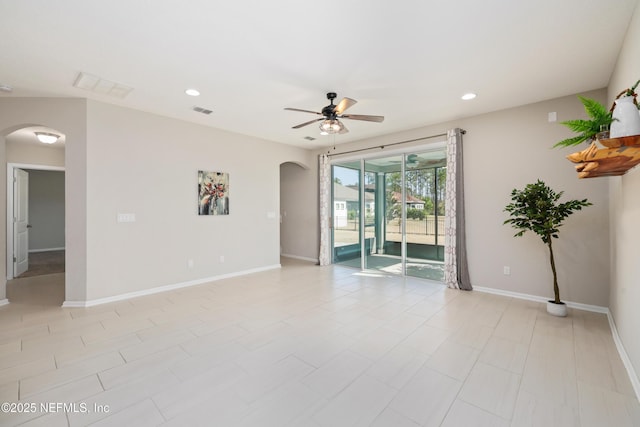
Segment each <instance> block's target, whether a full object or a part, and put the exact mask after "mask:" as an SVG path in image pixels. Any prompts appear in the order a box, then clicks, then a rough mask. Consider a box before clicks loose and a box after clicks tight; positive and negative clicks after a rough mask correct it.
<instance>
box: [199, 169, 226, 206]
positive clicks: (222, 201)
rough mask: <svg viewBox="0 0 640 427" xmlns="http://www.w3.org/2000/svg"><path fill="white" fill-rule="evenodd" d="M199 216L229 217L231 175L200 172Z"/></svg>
mask: <svg viewBox="0 0 640 427" xmlns="http://www.w3.org/2000/svg"><path fill="white" fill-rule="evenodd" d="M198 215H229V174H228V173H224V172H207V171H198Z"/></svg>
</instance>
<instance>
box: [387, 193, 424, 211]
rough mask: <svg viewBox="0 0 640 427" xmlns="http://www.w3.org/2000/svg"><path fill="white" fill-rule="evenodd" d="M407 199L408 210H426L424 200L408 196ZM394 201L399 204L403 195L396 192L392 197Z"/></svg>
mask: <svg viewBox="0 0 640 427" xmlns="http://www.w3.org/2000/svg"><path fill="white" fill-rule="evenodd" d="M406 198H407V201H406V205H407V209H424V200H420V199H418V198H415V197H413V196H410V195H408V194H407V196H406ZM392 200H393V201H394V202H396V203H399V201H400V200H402V193H399V192H397V191H396V192H394V193H393V196H392Z"/></svg>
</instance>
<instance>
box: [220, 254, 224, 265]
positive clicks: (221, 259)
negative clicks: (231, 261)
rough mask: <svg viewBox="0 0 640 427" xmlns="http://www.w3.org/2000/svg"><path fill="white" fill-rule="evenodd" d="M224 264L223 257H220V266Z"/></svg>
mask: <svg viewBox="0 0 640 427" xmlns="http://www.w3.org/2000/svg"><path fill="white" fill-rule="evenodd" d="M223 262H224V255H220V263H221V264H222V263H223Z"/></svg>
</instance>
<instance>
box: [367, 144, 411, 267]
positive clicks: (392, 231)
mask: <svg viewBox="0 0 640 427" xmlns="http://www.w3.org/2000/svg"><path fill="white" fill-rule="evenodd" d="M401 167H402V156H394V157H385V158H381V159H373V160H365V163H364V170H365V172H364V177H365V187H364V190H365V191H364V197H365V205H366V206H367V209H366V210H365V221H366V227H365V259H364V267H365V268H366V269H368V270H378V271H384V272H385V273H391V274H399V275H402V274H403V267H402V233H401V232H400V233H399V232H398V229H399V227H400V228H401V222H400V220H401V214H402V210H401V209H399V207H401V204H400V203H399V202H400V198H401V196H399V195H398V194H401V191H400V190H401V182H400V181H401V180H400V178H401V173H400V171H401ZM399 191H400V192H399Z"/></svg>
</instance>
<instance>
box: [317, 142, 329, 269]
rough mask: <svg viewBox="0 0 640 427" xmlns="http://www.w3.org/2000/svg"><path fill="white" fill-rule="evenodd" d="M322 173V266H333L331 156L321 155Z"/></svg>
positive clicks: (319, 160)
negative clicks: (330, 222) (330, 217)
mask: <svg viewBox="0 0 640 427" xmlns="http://www.w3.org/2000/svg"><path fill="white" fill-rule="evenodd" d="M318 162H319V165H318V166H319V171H320V253H319V255H318V261H319V263H320V265H329V264H331V256H330V255H331V248H330V247H329V246H330V244H331V243H330V240H331V239H330V234H329V233H330V229H329V205H330V200H329V199H330V198H331V169H330V168H331V166H330V165H329V156H327V155H326V154H321V155H320V156H319V159H318Z"/></svg>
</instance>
